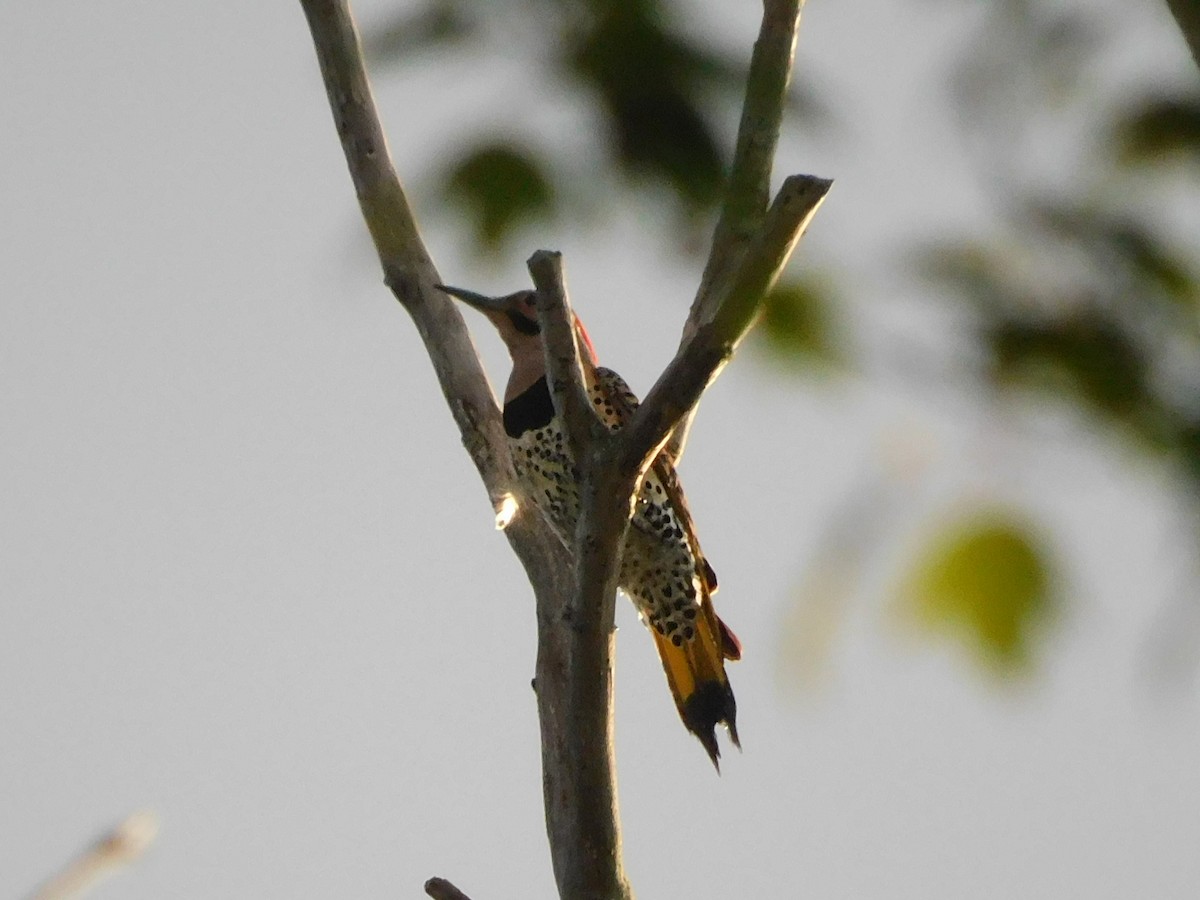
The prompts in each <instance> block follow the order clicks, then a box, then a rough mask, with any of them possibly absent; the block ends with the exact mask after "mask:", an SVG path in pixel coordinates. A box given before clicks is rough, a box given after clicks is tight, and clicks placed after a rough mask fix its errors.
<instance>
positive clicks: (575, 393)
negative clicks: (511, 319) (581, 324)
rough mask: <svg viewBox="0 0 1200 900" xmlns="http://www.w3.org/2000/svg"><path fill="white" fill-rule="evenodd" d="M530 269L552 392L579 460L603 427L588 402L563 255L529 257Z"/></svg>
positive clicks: (541, 252)
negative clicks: (598, 428) (564, 276)
mask: <svg viewBox="0 0 1200 900" xmlns="http://www.w3.org/2000/svg"><path fill="white" fill-rule="evenodd" d="M528 266H529V274H530V275H531V276H532V278H533V284H534V287H536V288H537V297H538V300H537V303H538V318H539V320H540V321H541V325H542V338H543V340H542V343H543V345H544V347H545V351H546V372H547V374H548V375H549V376H550V392H551V394H552V395H553V396H554V402H555V405H556V406H557V407H558V409H559V410H560V412H561V414H562V417H563V420H564V422H566V426H567V439H568V440H569V441H570V442H571V448H572V450H573V455H574V456H575V457H576V458H578V457H579V456H580V455H581V454H582V453H583V451H584V448H585V447H587V445H588V444H589V443H590V441H591V439H592V435H593V432H594V431H595V429H594V428H593V425H599V423H600V420H599V417H598V416H597V415H596V413H595V410H594V409H593V407H592V403H591V401H590V400H589V399H588V391H587V385H586V383H585V381H584V375H583V368H582V367H581V365H580V362H579V339H578V335H577V334H576V331H575V323H574V320H575V314H574V313H573V312H572V311H571V301H570V299H568V297H567V287H566V283H565V280H564V278H563V262H562V254H561V253H557V252H553V251H550V250H538V251H537V252H536V253H534V254H533V256H531V257H529V262H528Z"/></svg>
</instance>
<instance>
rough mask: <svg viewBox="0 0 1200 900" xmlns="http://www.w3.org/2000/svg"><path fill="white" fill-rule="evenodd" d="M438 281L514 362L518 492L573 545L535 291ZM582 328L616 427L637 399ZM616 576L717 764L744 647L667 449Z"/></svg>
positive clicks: (573, 489) (573, 474) (563, 436)
mask: <svg viewBox="0 0 1200 900" xmlns="http://www.w3.org/2000/svg"><path fill="white" fill-rule="evenodd" d="M438 287H439V289H440V290H442V291H444V292H445V293H447V294H449V295H450V296H452V297H456V298H458V299H459V300H462V301H463V302H464V303H467V304H468V305H470V306H472V307H474V308H475V309H477V310H479V312H481V313H483V314H484V315H485V316H486V317H487V318H488V320H489V321H490V322H491V323H492V324H493V325H495V326H496V330H497V331H499V332H500V337H501V338H502V339H503V340H504V343H505V345H506V346H507V347H508V351H509V354H510V355H511V356H512V363H513V367H512V373H511V375H510V376H509V379H508V387H507V388H506V389H505V392H504V429H505V432H506V433H507V434H508V439H509V448H510V450H511V452H512V459H513V466H514V468H515V470H516V473H517V477H518V481H519V486H520V489H521V492H522V493H523V495H524V496H523V497H522V498H520V499H521V500H523V501H524V503H525V504H531V505H533V506H534V507H536V508H537V509H538V510H539V511H540V512H541V514H542V515H543V516H544V517H545V518H546V520H547V521H548V522H549V524H550V526H551V528H552V529H553V530H554V532H555V533H556V534H557V535H558V537H559V539H560V540H561V541H562V542H563V544H564V545H566V547H567V548H568V549H570V548H571V546H572V544H573V542H574V536H575V523H576V521H577V520H578V518H579V469H578V467H577V466H576V464H575V461H574V459H573V458H572V455H571V449H570V442H569V441H568V440H567V433H566V428H565V426H564V423H563V422H562V420H561V418H560V417H559V415H558V414H557V412H556V411H555V408H554V400H553V397H552V396H551V392H550V387H549V384H548V382H547V380H546V357H545V352H544V351H543V348H542V337H541V326H540V324H539V321H538V315H537V308H536V305H535V293H534V292H533V291H528V290H526V291H518V292H517V293H515V294H509V295H507V296H504V297H486V296H484V295H482V294H477V293H475V292H473V291H466V290H462V289H461V288H454V287H447V286H445V285H438ZM575 328H576V331H577V333H578V335H579V338H580V341H579V344H580V348H581V362H582V363H583V372H584V377H585V380H586V385H587V389H588V394H589V396H590V397H591V399H592V401H593V404H594V407H595V409H596V412H597V413H598V414H599V416H600V418H601V419H602V421H603V422H604V423H605V424H606V425H607V426H608V427H609V428H611V429H614V430H615V429H619V428H620V427H621V426H622V425H624V424H625V423H626V422H627V421H628V420H629V418H630V417H631V416H632V414H633V411H634V410H635V409H636V408H637V404H638V400H637V398H636V397H635V396H634V395H633V393H632V392H631V391H630V390H629V387H628V386H627V385H626V384H625V382H624V380H622V378H621V376H620V375H618V374H617V373H616V372H613V371H612V370H610V369H605V368H601V367H599V366H598V365H597V361H596V353H595V349H594V348H593V347H592V342H591V340H590V339H589V338H588V336H587V332H586V331H585V330H584V329H583V325H582V324H581V323H580V322H579V320H578V318H576V319H575ZM522 505H524V504H522ZM618 584H619V585H620V587H621V590H622V591H624V592H625V594H626V595H628V597H629V599H630V600H632V601H633V604H634V606H635V607H637V610H638V613H639V615H640V617H641V619H642V621H643V622H644V623H645V624H646V625H647V627H648V628H649V630H650V633H651V635H652V636H653V638H654V643H655V646H656V647H657V649H658V654H659V658H660V659H661V660H662V664H663V670H664V671H665V672H666V675H667V683H668V684H669V685H670V687H671V694H672V696H673V697H674V698H675V706H676V708H677V709H678V710H679V716H680V718H682V719H683V724H684V725H685V726H686V727H687V729H688V730H689V731H691V732H692V733H693V734H694V735H696V737H697V738H699V739H700V743H701V744H703V745H704V749H705V750H706V751H708V755H709V758H710V759H712V762H713V765H714V766H718V768H719V765H718V759H719V758H720V755H721V753H720V749H719V748H718V746H717V739H716V734H715V729H716V726H717V725H718V724H723V725H725V727H726V728H727V729H728V732H729V737H730V739H731V740H732V741H733V743H734V745H735V746H739V747H740V746H741V745H740V744H739V743H738V733H737V721H736V719H737V704H736V702H735V701H734V697H733V690H732V688H731V687H730V686H729V679H728V677H727V676H726V674H725V660H727V659H728V660H736V659H739V658H740V657H741V645H740V644H739V643H738V640H737V638H736V637H735V636H734V634H733V632H732V631H730V630H729V628H728V627H727V626H726V625H725V623H724V622H722V621H721V620H720V619H719V618H718V617H717V614H716V612H715V611H714V610H713V606H712V595H713V594H714V593H715V592H716V590H717V577H716V574H715V573H714V572H713V570H712V567H711V566H710V565H709V564H708V561H707V560H706V559H705V558H704V554H703V553H702V552H701V550H700V543H699V541H698V539H697V537H696V531H695V528H694V527H693V525H692V517H691V515H690V514H689V512H688V508H687V501H686V500H685V499H684V496H683V489H682V488H681V487H680V485H679V479H678V478H677V477H676V475H675V468H674V466H673V465H672V462H671V460H670V459H669V458H668V457H667V456H666V455H665V454H664V455H660V456H659V457H658V458H657V459H656V460H655V461H654V463H653V464H652V465H651V467H650V469H649V471H647V473H646V477H645V480H644V481H643V482H642V486H641V488H640V490H639V493H638V498H637V503H636V505H635V508H634V514H633V518H632V520H631V521H630V526H629V531H628V533H627V535H626V538H625V544H624V549H623V551H622V557H621V570H620V573H619V578H618Z"/></svg>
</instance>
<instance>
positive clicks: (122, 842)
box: [32, 811, 158, 900]
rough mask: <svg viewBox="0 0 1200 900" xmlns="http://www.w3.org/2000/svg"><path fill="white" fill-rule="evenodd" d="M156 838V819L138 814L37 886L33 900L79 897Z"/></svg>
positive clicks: (121, 867)
mask: <svg viewBox="0 0 1200 900" xmlns="http://www.w3.org/2000/svg"><path fill="white" fill-rule="evenodd" d="M157 835H158V817H157V816H155V815H154V813H152V812H149V811H142V812H137V813H134V814H133V815H131V816H130V817H129V818H127V819H126V820H125V821H124V822H122V823H121V824H120V825H118V826H117V827H116V828H113V829H112V830H111V831H109V832H108V833H107V834H105V835H104V836H103V837H101V838H100V839H99V840H97V841H96V842H95V843H94V844H92V845H91V846H90V847H88V848H87V849H86V850H84V851H83V852H82V853H81V854H79V856H77V857H76V858H75V859H73V860H71V862H70V863H68V864H67V866H66V867H65V868H64V869H63V870H62V871H61V872H59V873H58V874H57V875H55V876H54V877H53V878H51V879H50V880H49V881H48V882H46V883H45V884H44V885H42V887H40V888H39V889H38V890H37V892H36V893H35V894H34V895H33V897H32V900H72V898H76V897H82V896H83V895H84V894H86V893H87V892H88V891H89V890H90V889H91V888H93V887H95V885H96V884H97V882H99V881H100V880H101V879H103V878H105V877H107V876H109V875H112V874H113V873H114V872H117V871H118V870H120V869H123V868H124V867H125V866H128V865H130V864H131V863H133V862H134V861H135V860H137V859H138V857H140V856H141V855H142V854H143V853H145V852H146V849H147V848H148V847H149V846H150V845H151V844H152V843H154V838H155V837H156V836H157Z"/></svg>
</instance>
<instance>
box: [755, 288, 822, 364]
mask: <svg viewBox="0 0 1200 900" xmlns="http://www.w3.org/2000/svg"><path fill="white" fill-rule="evenodd" d="M836 308H837V305H836V302H835V297H834V291H833V288H832V285H831V283H830V282H829V280H828V279H827V278H823V277H820V276H816V275H812V274H807V273H806V274H805V275H804V276H801V277H792V278H789V279H788V280H787V281H781V282H780V283H779V284H778V285H776V287H775V289H774V290H772V291H771V292H770V293H768V294H767V296H766V297H765V298H764V300H763V315H762V319H761V320H760V322H759V326H758V332H759V334H760V335H761V336H762V338H763V339H764V341H765V344H766V346H767V348H768V349H769V350H770V351H771V352H772V353H773V354H774V355H775V356H776V357H777V358H778V359H780V360H781V361H783V362H785V363H788V364H790V365H806V364H809V363H812V362H820V363H830V362H836V361H837V359H838V356H839V353H838V348H837V341H836V338H835V334H834V332H835V328H834V310H835V309H836Z"/></svg>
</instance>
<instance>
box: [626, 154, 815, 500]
mask: <svg viewBox="0 0 1200 900" xmlns="http://www.w3.org/2000/svg"><path fill="white" fill-rule="evenodd" d="M831 185H832V182H831V181H829V180H828V179H824V178H817V177H815V176H812V175H792V176H790V177H789V178H787V179H786V180H785V181H784V183H783V187H782V188H780V191H779V193H778V194H777V195H776V197H775V201H774V202H773V203H772V204H771V208H770V210H768V212H767V217H766V221H765V222H764V223H763V227H762V229H761V230H760V231H759V233H758V235H757V236H756V237H755V240H754V242H753V243H752V244H751V245H750V247H749V248H748V249H747V251H746V253H745V255H744V256H743V257H742V260H741V263H740V265H739V266H738V268H737V270H736V271H735V273H734V275H733V277H732V278H731V280H730V281H729V282H728V283H727V285H726V289H725V291H724V293H723V295H722V298H721V299H722V302H721V305H720V306H719V307H718V308H717V310H716V312H715V314H714V316H713V318H712V320H711V321H709V322H707V323H705V324H704V325H702V326H701V327H700V328H699V330H698V331H696V333H695V334H693V336H692V339H691V340H690V341H688V342H687V343H685V344H684V346H683V347H681V348H680V350H679V352H678V353H676V354H675V358H674V359H673V360H671V362H670V364H669V365H668V366H667V368H666V369H665V370H664V371H663V373H662V375H661V376H659V379H658V381H657V382H655V384H654V386H653V387H652V388H651V389H650V392H649V393H648V394H646V399H645V400H644V401H643V402H642V405H641V406H639V407H638V409H637V412H636V413H634V416H633V419H632V420H631V421H630V423H629V425H627V426H626V427H625V428H624V429H622V430H621V432H620V435H621V438H622V445H623V452H622V453H621V456H620V458H619V461H618V463H617V465H618V468H619V469H620V471H621V472H624V473H642V472H644V471H645V469H646V467H647V466H649V465H650V462H651V461H652V460H653V459H654V458H655V457H656V456H657V455H658V453H659V451H660V450H661V449H662V447H663V445H664V443H665V442H666V440H667V438H668V436H669V435H670V434H671V433H672V431H673V430H674V429H675V428H676V427H677V426H678V423H679V422H680V421H682V420H683V419H684V417H685V416H687V414H688V412H689V411H690V410H691V409H694V408H695V405H696V403H697V402H698V401H699V399H700V396H701V395H702V394H703V393H704V390H705V388H707V387H708V385H709V384H710V383H711V382H712V380H713V379H714V378H715V377H716V376H717V374H718V373H719V372H720V370H721V368H722V366H724V365H725V363H726V362H728V361H729V358H730V357H731V356H732V355H733V351H734V349H735V348H736V347H737V345H738V343H739V342H740V341H741V339H742V337H743V336H744V335H745V334H746V332H747V330H749V328H750V326H751V325H752V324H753V322H754V318H755V316H756V314H757V311H758V308H759V305H760V304H761V302H762V297H763V295H764V294H765V293H766V292H767V291H768V290H770V289H771V287H772V286H773V285H774V283H775V280H776V279H777V278H778V277H779V273H780V272H781V271H782V270H783V267H784V266H785V265H786V264H787V261H788V259H789V258H790V257H791V254H792V251H793V250H794V249H795V247H796V243H797V242H798V241H799V240H800V238H801V236H802V235H803V234H804V230H805V229H806V228H807V227H808V223H809V221H811V219H812V217H813V215H814V214H815V213H816V211H817V209H818V208H819V207H820V205H821V202H822V201H823V200H824V199H825V195H826V194H827V193H828V192H829V188H830V186H831ZM638 477H640V474H639V475H638Z"/></svg>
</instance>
